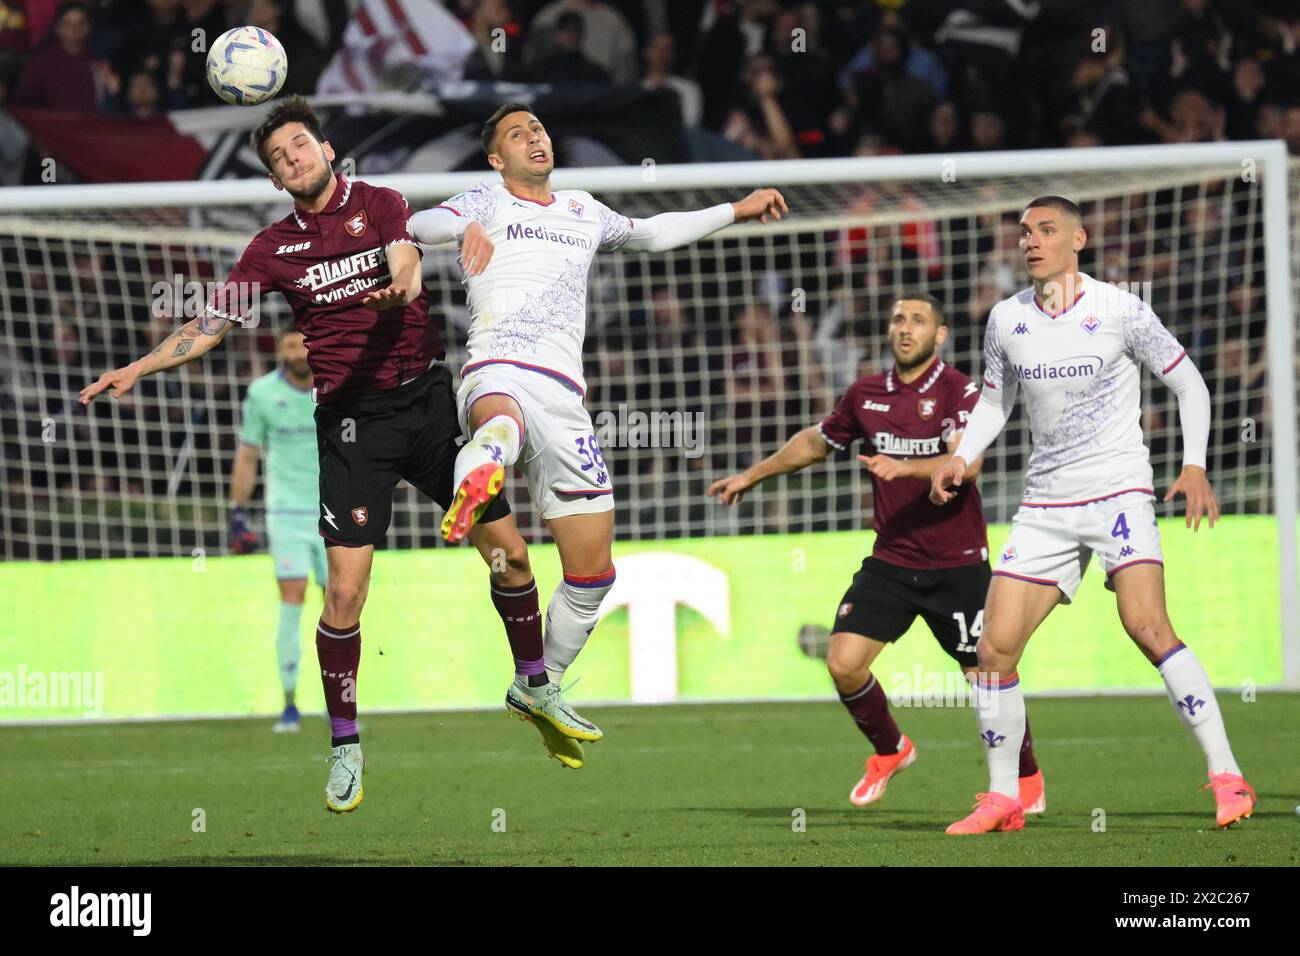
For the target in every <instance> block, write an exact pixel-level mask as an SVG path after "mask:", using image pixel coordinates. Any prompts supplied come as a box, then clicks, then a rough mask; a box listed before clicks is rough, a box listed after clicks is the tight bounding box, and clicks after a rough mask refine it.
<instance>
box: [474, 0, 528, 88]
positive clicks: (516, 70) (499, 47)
mask: <svg viewBox="0 0 1300 956" xmlns="http://www.w3.org/2000/svg"><path fill="white" fill-rule="evenodd" d="M466 25H467V26H468V27H469V30H470V33H471V34H473V36H474V42H475V43H477V44H478V49H476V50H475V51H474V52H473V53H472V54H471V55H470V58H469V60H468V61H466V63H465V79H467V80H500V81H503V82H515V83H518V82H523V81H526V80H527V79H528V72H527V70H525V69H524V65H523V56H522V52H523V51H522V46H523V43H522V40H521V35H522V30H521V28H520V26H519V23H518V22H517V21H516V20H515V19H514V13H513V11H512V10H511V9H510V4H509V3H507V2H506V0H478V2H477V3H476V4H475V6H474V10H473V13H472V14H471V15H470V16H469V18H468V20H467V21H466Z"/></svg>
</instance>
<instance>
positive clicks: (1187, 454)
mask: <svg viewBox="0 0 1300 956" xmlns="http://www.w3.org/2000/svg"><path fill="white" fill-rule="evenodd" d="M1160 378H1161V381H1163V382H1164V383H1165V384H1166V385H1167V386H1169V387H1170V388H1171V389H1173V391H1174V394H1175V395H1176V396H1177V397H1178V421H1179V424H1180V425H1181V426H1182V432H1183V471H1182V474H1180V475H1179V476H1178V480H1177V481H1175V482H1174V483H1173V485H1172V486H1170V488H1169V491H1168V492H1167V493H1166V494H1165V498H1164V500H1165V501H1172V500H1173V498H1174V496H1175V495H1183V496H1184V497H1185V498H1186V499H1187V515H1186V519H1185V524H1186V526H1187V527H1189V528H1191V529H1192V530H1193V531H1199V530H1200V529H1201V517H1202V516H1204V517H1205V518H1206V519H1207V521H1208V522H1209V526H1210V527H1211V528H1213V527H1214V523H1215V522H1216V521H1218V520H1219V502H1218V501H1217V500H1216V499H1215V497H1214V488H1213V487H1211V485H1210V480H1209V478H1208V477H1207V476H1206V474H1205V458H1206V450H1207V448H1208V446H1209V443H1210V390H1209V389H1208V388H1206V386H1205V379H1204V378H1202V377H1201V373H1200V371H1199V370H1198V369H1197V368H1196V365H1195V364H1194V363H1193V362H1192V360H1191V359H1190V358H1189V357H1187V356H1186V355H1184V356H1183V357H1182V358H1181V359H1180V360H1179V361H1177V362H1176V363H1175V364H1174V365H1173V366H1172V367H1171V368H1170V369H1168V370H1167V371H1165V372H1162V373H1160Z"/></svg>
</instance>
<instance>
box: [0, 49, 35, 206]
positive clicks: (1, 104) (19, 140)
mask: <svg viewBox="0 0 1300 956" xmlns="http://www.w3.org/2000/svg"><path fill="white" fill-rule="evenodd" d="M8 100H9V76H8V74H6V73H4V72H0V186H21V185H22V182H23V167H24V166H25V165H26V162H27V146H28V144H29V143H30V139H29V138H28V136H27V131H26V130H25V129H23V128H22V126H20V125H19V124H18V122H17V121H16V120H15V119H14V118H13V117H12V116H10V115H9V113H8V112H6V110H5V107H6V105H8Z"/></svg>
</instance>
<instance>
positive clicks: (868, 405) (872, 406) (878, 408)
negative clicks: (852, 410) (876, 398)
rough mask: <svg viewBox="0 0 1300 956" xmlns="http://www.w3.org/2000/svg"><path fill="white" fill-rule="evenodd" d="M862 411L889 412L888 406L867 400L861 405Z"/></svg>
mask: <svg viewBox="0 0 1300 956" xmlns="http://www.w3.org/2000/svg"><path fill="white" fill-rule="evenodd" d="M862 409H863V411H867V412H887V411H889V406H888V405H882V404H881V403H880V402H873V401H870V400H867V401H865V402H863V403H862Z"/></svg>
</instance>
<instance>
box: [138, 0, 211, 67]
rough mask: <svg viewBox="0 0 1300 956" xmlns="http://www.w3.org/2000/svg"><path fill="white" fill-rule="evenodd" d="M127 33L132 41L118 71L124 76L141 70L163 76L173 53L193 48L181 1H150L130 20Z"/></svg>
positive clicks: (147, 0)
mask: <svg viewBox="0 0 1300 956" xmlns="http://www.w3.org/2000/svg"><path fill="white" fill-rule="evenodd" d="M125 32H126V33H127V35H128V36H130V38H131V42H130V43H127V44H125V45H124V46H123V48H122V50H121V54H120V55H119V57H118V60H117V70H118V72H119V73H120V74H121V75H122V76H130V75H131V74H132V73H137V72H139V71H140V70H149V71H151V72H153V73H155V74H158V75H159V76H162V75H163V73H164V71H165V70H166V69H167V59H168V56H169V55H170V53H171V52H172V51H173V50H176V49H185V50H188V49H189V40H190V37H189V34H188V33H186V30H185V20H184V17H183V16H182V14H181V0H146V3H145V9H143V10H141V11H140V13H138V14H137V15H135V16H133V17H131V18H129V19H128V20H127V28H126V31H125ZM212 39H215V37H214V38H212Z"/></svg>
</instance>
